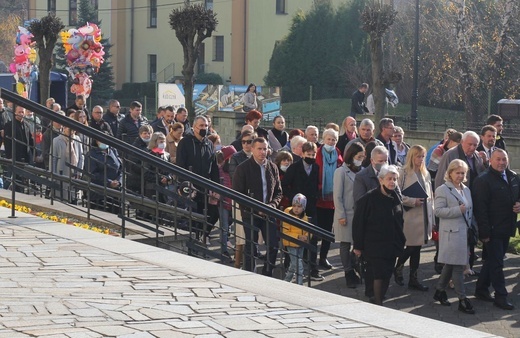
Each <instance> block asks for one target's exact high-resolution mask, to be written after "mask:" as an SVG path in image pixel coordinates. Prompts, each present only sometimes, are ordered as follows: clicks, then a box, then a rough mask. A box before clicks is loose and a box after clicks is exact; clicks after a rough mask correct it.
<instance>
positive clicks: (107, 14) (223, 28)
mask: <svg viewBox="0 0 520 338" xmlns="http://www.w3.org/2000/svg"><path fill="white" fill-rule="evenodd" d="M89 1H91V3H92V5H93V6H94V8H97V11H98V19H99V20H101V30H102V33H103V37H104V38H108V39H109V41H110V43H111V44H113V47H112V48H111V54H112V57H111V62H112V65H113V67H114V78H115V83H116V88H117V89H120V88H121V85H122V84H123V83H125V82H149V81H150V82H172V81H175V80H176V79H179V78H181V77H182V73H181V72H182V65H183V62H184V61H183V50H182V47H181V45H180V43H179V41H178V40H177V38H176V36H175V32H174V31H173V30H172V29H171V27H170V24H169V15H170V13H171V11H172V10H173V9H174V8H177V7H179V6H183V1H181V0H176V1H172V0H89ZM314 1H315V0H202V1H193V0H192V1H191V2H192V3H202V4H204V5H205V6H206V7H207V8H212V9H213V10H214V11H215V13H217V19H218V22H219V24H218V26H217V30H216V31H215V32H213V35H212V37H211V38H208V39H206V40H205V41H204V43H203V46H202V47H201V50H200V55H199V58H198V62H197V66H196V67H197V68H196V72H197V73H200V72H206V73H217V74H219V75H220V76H221V77H222V79H223V80H224V81H225V83H228V84H229V83H232V84H247V83H250V82H254V83H256V84H263V78H264V76H265V75H266V74H267V71H268V69H269V60H270V58H271V54H272V52H273V48H274V46H275V44H276V42H277V41H279V40H281V39H282V38H283V37H284V36H285V35H287V33H288V32H289V28H290V26H291V21H292V17H293V15H294V14H295V13H296V12H297V11H298V10H303V11H307V10H309V9H310V8H311V6H312V4H313V2H314ZM345 1H346V0H335V1H333V3H334V4H335V5H337V4H340V3H343V2H345ZM28 7H29V11H28V12H29V18H41V17H43V16H45V15H47V13H48V12H55V13H56V15H57V16H58V17H60V18H61V19H62V20H63V22H64V24H65V25H67V28H72V27H74V28H77V26H78V23H77V17H78V10H79V0H28Z"/></svg>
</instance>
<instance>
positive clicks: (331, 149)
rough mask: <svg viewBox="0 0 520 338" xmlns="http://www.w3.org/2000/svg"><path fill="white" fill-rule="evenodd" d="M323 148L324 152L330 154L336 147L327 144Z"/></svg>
mask: <svg viewBox="0 0 520 338" xmlns="http://www.w3.org/2000/svg"><path fill="white" fill-rule="evenodd" d="M323 148H324V149H325V151H326V152H328V153H330V152H331V151H333V150H334V149H335V148H336V146H329V145H328V144H324V145H323Z"/></svg>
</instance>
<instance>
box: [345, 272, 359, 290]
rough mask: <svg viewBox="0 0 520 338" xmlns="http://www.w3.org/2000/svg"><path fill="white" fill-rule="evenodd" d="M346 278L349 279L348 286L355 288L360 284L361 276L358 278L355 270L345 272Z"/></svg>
mask: <svg viewBox="0 0 520 338" xmlns="http://www.w3.org/2000/svg"><path fill="white" fill-rule="evenodd" d="M345 279H346V281H347V288H350V289H355V288H356V287H357V284H358V280H359V278H357V276H356V273H355V272H354V270H350V271H349V272H345Z"/></svg>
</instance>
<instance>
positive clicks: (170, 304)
mask: <svg viewBox="0 0 520 338" xmlns="http://www.w3.org/2000/svg"><path fill="white" fill-rule="evenodd" d="M9 215H10V210H8V209H5V208H0V338H1V337H9V338H13V337H35V336H38V337H41V336H45V337H56V338H57V337H208V338H209V337H298V338H299V337H311V336H323V337H362V336H364V337H388V336H391V337H409V336H416V337H449V336H454V337H455V336H456V337H494V336H496V335H494V334H488V333H483V332H479V331H475V330H471V329H466V328H463V327H460V326H455V325H451V324H446V323H442V322H438V321H434V320H431V319H428V318H424V317H420V316H414V315H410V314H407V313H405V312H403V311H396V310H393V309H389V308H385V307H378V306H375V305H372V304H368V303H366V302H362V301H359V300H355V299H352V298H348V297H343V296H338V295H335V294H333V293H330V292H323V291H320V290H316V289H313V288H306V287H301V286H298V285H294V284H291V283H286V282H283V281H279V280H275V279H273V278H267V277H263V276H259V275H256V274H252V273H249V272H246V271H242V270H237V269H234V268H230V267H227V266H224V265H220V264H215V263H212V262H207V261H204V260H200V259H196V258H193V257H189V256H186V255H182V254H178V253H175V252H170V251H165V250H162V249H159V248H155V247H151V246H147V245H144V244H140V243H136V242H132V241H130V240H127V239H121V238H116V237H112V236H108V235H101V234H98V233H95V232H93V231H88V230H84V229H80V228H76V227H73V226H70V225H66V224H61V223H55V222H50V221H45V220H42V219H40V218H37V217H35V216H31V215H26V214H22V213H17V216H18V217H17V218H8V216H9ZM334 273H335V274H337V273H338V270H336V271H334ZM329 277H330V276H329ZM332 282H333V279H332V278H328V281H326V282H323V283H321V284H320V285H318V287H325V286H326V284H327V283H332ZM337 283H338V290H340V287H339V280H338V281H337ZM391 293H392V295H393V297H394V295H395V292H394V290H392V291H391ZM427 306H428V305H427ZM444 310H446V309H444ZM449 310H453V308H452V309H448V311H449Z"/></svg>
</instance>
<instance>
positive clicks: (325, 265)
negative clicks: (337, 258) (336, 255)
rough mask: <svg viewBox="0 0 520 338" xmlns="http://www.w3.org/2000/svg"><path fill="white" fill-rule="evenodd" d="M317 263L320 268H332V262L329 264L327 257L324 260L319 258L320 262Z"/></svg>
mask: <svg viewBox="0 0 520 338" xmlns="http://www.w3.org/2000/svg"><path fill="white" fill-rule="evenodd" d="M318 265H319V266H320V268H323V269H325V270H330V269H332V264H330V263H329V261H328V260H327V259H324V260H321V259H320V262H319V263H318Z"/></svg>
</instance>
